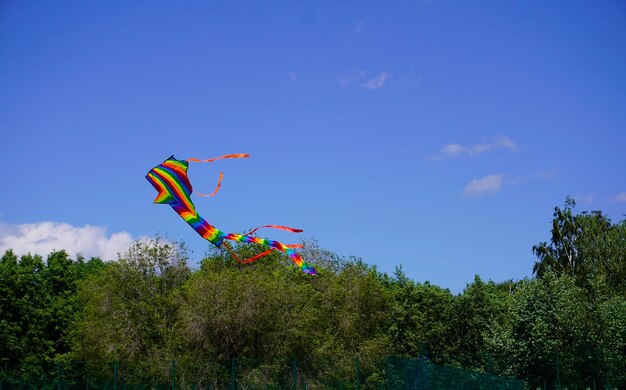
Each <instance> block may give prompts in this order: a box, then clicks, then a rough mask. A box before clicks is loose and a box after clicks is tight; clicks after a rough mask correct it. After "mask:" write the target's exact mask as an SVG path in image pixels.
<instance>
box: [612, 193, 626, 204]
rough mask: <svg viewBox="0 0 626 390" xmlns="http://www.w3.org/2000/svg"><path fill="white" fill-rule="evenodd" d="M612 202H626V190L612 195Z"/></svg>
mask: <svg viewBox="0 0 626 390" xmlns="http://www.w3.org/2000/svg"><path fill="white" fill-rule="evenodd" d="M611 202H615V203H624V202H626V192H620V193H619V194H616V195H613V196H612V197H611Z"/></svg>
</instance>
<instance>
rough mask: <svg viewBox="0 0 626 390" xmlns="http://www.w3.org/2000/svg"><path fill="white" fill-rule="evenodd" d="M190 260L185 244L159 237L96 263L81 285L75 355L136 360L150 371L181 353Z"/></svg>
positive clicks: (138, 243)
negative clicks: (181, 313)
mask: <svg viewBox="0 0 626 390" xmlns="http://www.w3.org/2000/svg"><path fill="white" fill-rule="evenodd" d="M186 259H187V257H186V254H185V251H184V248H183V247H182V246H181V245H179V244H176V243H170V242H165V241H162V240H160V239H155V240H149V241H144V240H140V241H136V242H135V243H134V244H133V245H132V246H131V247H130V249H129V250H128V252H127V253H126V254H124V256H122V257H121V258H120V260H119V261H115V262H110V263H106V265H103V264H101V263H100V264H98V263H96V264H91V265H90V268H91V269H92V271H93V272H92V273H91V274H87V275H86V277H85V278H84V280H83V282H82V283H81V285H80V287H79V292H78V299H79V302H80V304H81V307H82V311H81V313H80V316H79V318H78V319H77V322H76V324H75V327H74V332H73V336H72V346H73V351H72V356H71V357H72V358H74V359H80V360H107V361H116V360H121V361H125V362H133V363H135V364H136V365H135V367H136V368H139V367H141V368H142V369H143V370H144V371H143V373H144V374H146V375H148V374H149V373H154V372H155V370H158V368H157V365H158V363H157V362H159V363H162V362H165V361H168V360H171V359H174V358H177V357H178V356H180V355H181V354H182V351H181V340H180V331H179V330H178V328H177V318H178V307H179V306H180V304H181V303H182V301H183V297H182V287H183V285H184V284H185V282H186V281H187V279H188V278H189V276H190V270H189V268H188V267H187V264H186ZM88 268H89V267H88Z"/></svg>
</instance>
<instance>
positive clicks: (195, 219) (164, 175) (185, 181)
mask: <svg viewBox="0 0 626 390" xmlns="http://www.w3.org/2000/svg"><path fill="white" fill-rule="evenodd" d="M246 157H249V155H248V154H228V155H225V156H221V157H216V158H211V159H207V160H199V159H197V158H189V159H187V160H177V159H176V158H174V156H171V157H170V158H168V159H167V160H165V161H164V162H163V163H162V164H160V165H157V166H156V167H154V168H152V169H151V170H150V172H148V174H147V175H146V179H148V181H149V182H150V184H152V186H153V187H154V188H155V189H156V190H157V191H158V195H157V197H156V198H155V199H154V203H157V204H169V205H170V206H172V208H173V209H174V211H176V213H177V214H178V215H180V216H181V217H182V218H183V219H184V220H185V221H186V222H187V223H188V224H189V225H190V226H191V227H192V228H193V229H194V230H195V231H196V232H198V234H200V235H201V236H202V237H203V238H205V239H207V240H208V241H210V242H211V243H212V244H213V245H215V246H217V247H218V248H220V247H221V246H222V245H223V246H224V247H225V248H226V249H227V250H228V251H229V252H230V253H231V255H232V256H233V257H234V258H235V259H236V260H237V261H238V262H239V263H243V264H245V263H250V262H253V261H255V260H258V259H260V258H261V257H263V256H265V255H267V254H269V253H271V252H272V251H273V250H277V251H280V252H284V253H286V254H287V255H288V256H289V257H290V258H291V260H293V262H294V263H295V264H296V265H297V266H298V267H299V268H300V269H301V270H302V271H303V272H304V273H306V274H309V275H315V273H316V271H315V268H313V267H312V266H310V265H309V264H307V263H306V262H305V261H304V260H303V259H302V257H301V256H300V255H299V254H298V253H297V252H296V251H295V250H294V249H295V248H301V247H302V245H298V244H290V245H286V244H282V243H280V242H278V241H272V240H267V239H265V238H260V237H257V236H253V235H252V234H253V233H254V232H256V231H257V230H258V229H261V228H274V229H281V230H286V231H289V232H293V233H300V232H302V230H300V229H294V228H290V227H287V226H278V225H265V226H260V227H258V228H255V229H253V230H251V231H249V232H248V233H245V234H237V233H225V232H223V231H221V230H219V229H218V228H216V227H215V226H213V225H211V224H210V223H209V222H207V220H206V219H204V218H202V217H201V216H200V214H198V212H197V211H196V207H195V206H194V204H193V202H192V201H191V193H192V192H193V189H192V187H191V183H190V182H189V178H188V177H187V168H188V167H189V162H213V161H216V160H221V159H227V158H246ZM222 177H223V174H222V173H221V172H220V176H219V179H218V182H217V187H216V188H215V191H213V193H211V194H208V195H206V194H200V193H196V194H197V195H200V196H213V195H215V194H216V193H217V192H218V191H219V189H220V186H221V183H222ZM224 240H230V241H236V242H245V243H254V244H259V245H262V246H264V247H268V248H269V249H268V250H266V251H265V252H262V253H259V254H258V255H256V256H254V257H252V258H250V259H247V260H241V259H239V257H237V255H236V254H235V253H234V252H233V251H232V249H231V248H230V246H229V245H228V244H227V243H226V242H224Z"/></svg>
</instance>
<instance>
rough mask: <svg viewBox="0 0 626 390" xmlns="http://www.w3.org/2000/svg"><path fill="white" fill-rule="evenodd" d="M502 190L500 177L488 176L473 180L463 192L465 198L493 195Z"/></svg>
mask: <svg viewBox="0 0 626 390" xmlns="http://www.w3.org/2000/svg"><path fill="white" fill-rule="evenodd" d="M501 188H502V175H500V174H498V175H490V176H485V177H483V178H480V179H474V180H472V181H471V182H469V184H468V185H467V186H465V189H464V190H463V193H464V194H465V195H467V196H471V197H473V196H482V195H490V194H495V193H496V192H498V191H500V189H501Z"/></svg>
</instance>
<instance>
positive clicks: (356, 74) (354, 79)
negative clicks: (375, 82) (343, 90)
mask: <svg viewBox="0 0 626 390" xmlns="http://www.w3.org/2000/svg"><path fill="white" fill-rule="evenodd" d="M364 76H365V71H364V70H362V69H352V70H351V71H350V72H349V73H348V74H347V75H345V76H343V77H340V78H339V85H341V86H342V87H345V86H346V85H349V84H355V83H359V82H360V81H361V80H362V79H363V77H364Z"/></svg>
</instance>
